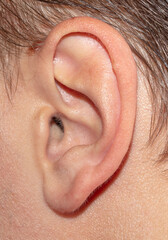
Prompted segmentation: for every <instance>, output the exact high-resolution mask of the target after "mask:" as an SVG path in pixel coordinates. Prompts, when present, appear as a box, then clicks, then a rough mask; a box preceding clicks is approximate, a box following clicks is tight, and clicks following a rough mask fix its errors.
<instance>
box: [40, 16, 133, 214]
mask: <svg viewBox="0 0 168 240" xmlns="http://www.w3.org/2000/svg"><path fill="white" fill-rule="evenodd" d="M95 26H96V27H95ZM104 26H106V30H102V31H100V29H104ZM81 29H82V30H81ZM109 31H110V32H111V35H110V36H111V38H110V40H109V34H107V32H108V33H109ZM71 33H87V34H88V33H89V34H92V35H94V36H96V37H97V38H98V39H101V40H100V41H101V42H102V43H103V45H104V46H105V47H106V49H107V52H108V54H109V57H110V60H111V63H112V66H113V71H114V74H115V76H116V78H117V80H118V79H120V81H117V84H118V89H119V92H120V93H121V94H120V100H121V112H122V114H121V115H120V119H119V125H118V128H117V132H116V134H115V144H114V145H113V146H112V147H111V149H110V150H109V152H108V153H107V155H106V157H105V158H104V161H103V162H101V163H99V164H98V165H97V166H96V168H95V170H94V174H93V175H94V177H95V178H97V179H100V178H101V182H102V184H103V182H105V181H106V180H107V179H108V178H109V177H110V176H111V175H113V174H114V173H115V171H116V170H117V168H118V167H119V165H120V164H121V162H122V159H123V157H124V156H125V155H126V153H127V151H128V148H129V145H130V141H131V138H132V134H133V128H134V123H135V113H136V103H135V99H136V89H137V84H136V79H137V75H136V72H137V71H136V64H135V61H134V58H133V55H132V52H131V50H130V48H129V47H128V45H127V44H126V42H125V40H124V39H123V38H122V37H121V35H120V34H119V33H118V32H117V31H116V30H115V29H113V28H112V27H111V26H109V25H107V24H105V23H104V22H101V21H99V20H97V19H93V18H90V17H75V18H72V19H68V20H66V21H64V22H62V23H60V24H59V25H57V26H56V27H55V28H54V29H53V30H52V31H51V32H50V34H49V36H48V38H47V39H46V41H45V43H44V45H43V46H42V48H41V49H40V50H39V53H38V54H39V56H44V55H45V56H47V59H46V61H50V62H52V61H53V59H54V55H55V49H56V47H57V45H58V44H59V42H60V41H61V39H62V37H64V36H66V35H68V34H71ZM107 46H108V47H107ZM116 46H117V47H116ZM123 48H124V49H126V51H124V52H123ZM118 51H119V53H118ZM114 56H115V57H114ZM121 56H122V58H121ZM116 58H117V59H116ZM125 58H126V59H129V61H127V62H125V60H124V59H125ZM118 63H120V64H118ZM133 63H134V64H133ZM130 66H131V67H130ZM123 68H124V69H125V70H124V71H123V70H121V69H123ZM126 69H129V70H130V69H132V71H131V72H130V73H129V76H128V77H127V79H126V78H125V71H126ZM132 89H133V94H132V95H131V98H130V99H129V101H130V102H129V106H126V104H127V105H128V101H126V100H128V95H129V91H132ZM130 107H131V108H130ZM125 109H126V110H125ZM126 118H128V119H130V122H129V126H128V127H127V129H126V130H125V129H124V127H123V126H124V125H125V121H126ZM122 139H127V144H126V143H125V141H123V142H122ZM121 146H122V149H121V151H120V152H116V151H114V149H120V148H121ZM121 156H122V157H121ZM108 159H111V162H112V163H113V164H111V166H110V165H109V161H108ZM118 159H121V161H118ZM102 168H103V169H106V170H105V171H106V176H105V175H103V172H102ZM107 176H108V177H107ZM97 181H99V180H97ZM95 188H96V186H94V187H93V189H91V188H90V189H88V193H89V192H90V191H93V190H94V189H95ZM88 193H87V195H90V194H88ZM79 205H80V204H79ZM78 207H79V206H78ZM75 208H76V206H75V207H74V209H75ZM74 209H71V210H68V211H67V210H66V211H67V212H71V211H74ZM75 210H76V209H75ZM60 211H62V212H63V211H64V210H63V209H62V210H61V209H60Z"/></svg>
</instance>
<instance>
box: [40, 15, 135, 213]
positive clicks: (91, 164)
mask: <svg viewBox="0 0 168 240" xmlns="http://www.w3.org/2000/svg"><path fill="white" fill-rule="evenodd" d="M39 56H40V57H43V58H45V59H47V61H48V62H50V64H51V65H52V66H53V67H52V68H50V69H52V71H53V78H54V80H55V85H56V90H55V93H56V94H57V95H58V101H57V102H56V103H54V108H55V118H57V122H56V124H55V122H54V121H51V122H50V123H52V124H50V127H49V131H48V137H47V144H46V143H45V141H43V142H42V141H41V143H39V145H40V144H41V148H42V149H46V152H45V153H44V154H43V156H42V155H39V158H40V162H41V166H42V171H43V175H44V188H43V189H44V196H45V199H46V201H47V203H48V204H49V206H50V207H51V208H52V209H54V210H56V211H58V212H73V211H75V210H77V209H78V208H79V207H80V206H81V205H82V204H83V203H84V202H85V200H86V199H87V197H88V196H89V195H90V194H91V193H92V191H94V190H95V189H96V188H97V187H98V186H100V185H102V184H103V183H104V182H105V181H106V180H107V179H108V178H109V177H111V176H112V175H113V174H114V172H115V171H116V170H117V168H118V167H119V165H120V164H121V162H122V160H123V158H124V156H125V154H126V153H127V150H128V147H129V144H130V141H131V137H132V133H133V127H134V120H135V112H136V65H135V62H134V60H133V56H132V53H131V50H130V49H129V47H128V45H127V44H126V42H125V40H124V39H123V38H122V36H121V35H120V34H119V33H118V32H116V31H115V30H114V29H113V28H112V27H110V26H108V25H107V24H105V23H103V22H101V21H99V20H96V19H92V18H88V17H86V18H85V17H80V18H75V19H70V20H67V21H65V22H63V23H61V24H60V25H58V26H57V27H56V28H55V29H53V31H52V32H51V33H50V34H49V36H48V38H47V40H46V41H45V43H44V46H43V47H42V49H41V50H40V52H39ZM46 71H47V70H46ZM49 75H50V76H51V73H49ZM44 115H45V114H44ZM40 121H41V122H43V124H41V125H42V126H45V121H46V120H45V117H44V118H41V120H40ZM40 131H41V133H40V134H41V136H43V134H42V132H43V127H42V128H41V130H40ZM42 138H44V136H43V137H42ZM45 145H46V146H45Z"/></svg>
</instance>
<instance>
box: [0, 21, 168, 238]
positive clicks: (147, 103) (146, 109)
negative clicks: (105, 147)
mask: <svg viewBox="0 0 168 240" xmlns="http://www.w3.org/2000/svg"><path fill="white" fill-rule="evenodd" d="M75 21H76V22H75ZM75 21H74V25H75V24H76V25H75V27H74V29H77V28H78V31H77V30H76V32H77V33H78V32H79V29H81V26H82V29H83V28H84V27H85V29H87V30H88V28H87V26H88V22H87V21H88V20H84V22H82V24H81V23H80V21H79V22H77V20H75ZM90 21H91V20H90ZM70 22H71V21H69V22H68V24H67V25H61V26H60V28H59V31H58V29H56V30H54V31H53V30H52V31H51V35H50V36H49V38H48V40H45V43H44V44H43V46H42V47H41V48H40V49H38V50H37V51H35V53H32V54H30V53H29V54H27V52H26V54H25V52H24V50H23V52H22V53H21V56H20V64H19V65H17V64H16V62H15V61H14V60H13V61H11V62H10V66H9V68H10V69H14V71H13V72H12V73H13V74H12V82H13V95H12V96H11V98H8V95H7V92H6V85H5V79H4V77H3V74H2V73H1V79H2V81H0V99H1V101H0V109H1V111H0V126H1V127H0V141H1V142H0V156H1V160H0V161H1V164H0V237H1V238H2V240H8V239H16V240H19V239H25V240H29V239H31V240H32V239H41V240H45V239H46V240H50V239H51V240H53V239H58V240H66V239H68V240H69V239H73V240H80V239H81V240H95V239H107V240H111V239H113V240H115V239H116V240H120V239H127V240H129V239H130V240H133V239H142V240H143V239H144V240H145V239H152V240H153V239H154V240H155V239H156V240H158V239H161V240H162V239H168V228H167V222H168V216H167V212H168V204H167V196H168V193H167V192H168V190H167V184H168V183H167V177H166V169H167V167H168V166H167V162H166V161H165V163H164V164H159V163H158V162H157V160H158V159H159V153H162V152H163V149H164V147H165V142H166V140H167V139H166V133H165V132H164V131H162V132H161V133H160V135H159V137H158V138H157V141H156V142H155V144H153V145H152V146H147V142H148V139H149V135H150V131H151V117H152V114H153V106H152V102H151V95H150V94H151V93H150V90H149V86H148V85H147V84H146V82H147V77H146V76H144V74H142V73H141V72H140V71H139V70H138V68H137V91H136V116H135V123H134V124H133V130H132V134H131V139H130V140H129V148H128V150H127V151H126V154H124V156H123V158H122V159H121V163H120V164H119V166H118V167H117V169H116V171H114V172H112V173H111V176H110V177H109V178H108V180H107V181H104V182H103V183H101V184H99V185H98V186H97V188H96V190H95V189H94V191H93V192H91V194H90V196H89V198H88V199H87V200H86V202H85V204H84V205H83V206H82V208H81V209H79V210H78V211H76V212H73V211H72V212H71V213H68V214H67V213H62V212H61V213H60V212H59V211H57V209H56V210H55V209H53V208H51V207H50V205H49V204H48V202H49V200H48V202H47V200H46V199H48V198H47V197H46V195H47V193H46V192H47V190H46V192H45V191H44V189H45V188H47V187H46V186H47V184H46V185H43V184H44V182H43V175H44V174H43V171H45V170H44V169H47V171H48V169H49V171H48V172H47V174H48V175H50V174H52V173H53V172H54V174H53V175H54V176H53V177H52V179H54V180H55V175H57V173H56V171H55V169H57V165H54V168H52V163H53V162H54V161H55V160H53V161H50V160H51V158H50V156H49V157H48V155H47V157H48V158H49V159H50V160H49V162H50V164H49V165H47V163H46V162H45V161H46V159H45V160H44V163H43V160H42V159H43V155H45V154H46V152H47V151H46V149H47V147H48V146H49V145H50V141H52V139H54V138H55V139H54V141H55V142H56V143H57V147H56V149H58V148H59V143H60V141H61V140H60V139H62V135H64V136H70V137H69V139H70V140H71V141H70V140H68V144H69V145H71V144H76V142H74V143H73V141H74V139H75V137H74V136H76V135H73V134H74V131H71V129H72V130H73V126H75V129H79V130H78V132H79V131H81V138H79V139H77V141H79V140H81V142H82V141H83V136H85V135H82V134H83V132H82V131H83V130H82V129H84V133H86V132H87V133H88V134H87V138H86V140H88V139H89V140H90V139H91V142H95V141H98V140H99V138H100V136H102V135H103V134H102V135H101V134H100V132H102V131H103V130H102V129H103V127H104V125H105V123H106V122H107V121H106V122H105V121H104V122H105V123H104V125H103V124H102V122H101V124H102V125H101V126H102V127H101V128H100V129H101V131H99V130H100V129H99V126H100V124H99V123H100V119H102V118H103V117H102V115H103V114H102V115H101V112H102V111H104V112H103V113H104V115H105V113H106V108H105V110H104V108H102V109H101V111H100V109H98V110H99V113H98V114H97V112H96V111H94V110H95V109H94V108H92V106H90V105H91V104H90V103H92V102H93V101H92V102H91V100H90V101H85V99H86V97H84V98H80V96H81V95H82V94H83V95H84V94H85V92H87V94H88V91H89V90H88V89H91V90H93V91H91V90H90V92H89V94H90V95H88V96H89V97H90V98H92V100H94V101H95V102H96V101H98V99H99V97H101V96H103V97H102V105H103V104H105V103H104V99H106V101H107V103H108V100H109V99H110V101H112V100H111V98H110V97H111V95H112V94H111V95H110V94H109V98H106V96H107V95H101V91H99V90H100V89H99V88H97V89H96V88H95V85H94V84H93V86H94V88H92V85H91V83H90V85H89V87H88V88H87V91H85V88H86V87H87V79H89V77H88V76H87V78H86V74H85V75H84V80H85V81H83V78H82V76H83V75H82V74H83V72H82V71H83V68H82V67H81V66H80V63H81V62H82V60H83V58H84V59H85V58H86V60H85V62H86V63H85V65H84V66H85V68H84V69H85V71H86V72H87V70H88V69H89V70H92V71H90V72H94V71H93V70H94V69H95V68H94V66H99V65H101V64H100V62H101V59H103V62H104V61H106V57H107V54H104V52H103V53H102V55H101V58H99V55H100V54H101V50H102V48H101V47H100V48H99V50H100V52H99V53H97V48H96V50H95V49H94V51H93V59H94V64H92V65H91V68H89V67H90V62H91V60H90V59H91V57H90V56H89V57H88V55H87V54H88V52H89V53H90V52H91V49H92V48H90V45H89V51H87V45H86V44H85V42H84V46H85V47H86V51H84V47H81V45H80V44H81V43H80V42H78V41H77V40H76V39H75V41H76V43H75V44H74V43H73V42H71V44H70V47H69V45H68V46H67V45H66V44H65V45H66V46H65V48H64V46H63V47H62V48H61V47H60V49H58V48H56V49H55V51H53V49H54V47H53V46H57V45H56V42H55V43H53V42H54V41H56V40H55V39H56V38H59V34H60V36H61V34H62V32H64V31H66V30H65V29H70V30H71V31H72V29H73V27H72V26H71V24H70ZM92 24H93V26H94V29H98V30H95V32H96V31H97V32H98V34H99V36H104V35H106V34H105V33H106V32H104V31H105V30H104V29H105V28H106V26H105V25H99V24H100V23H98V22H94V21H93V22H92ZM94 24H95V25H94ZM97 26H98V27H97ZM100 26H103V28H102V29H101V31H100V32H99V30H100ZM107 29H108V28H107ZM89 30H90V29H89ZM89 30H88V31H89ZM60 32H61V33H60ZM101 33H103V34H101ZM108 33H109V34H110V31H109V32H108ZM112 33H113V34H112V36H114V35H115V34H116V35H115V36H117V38H115V37H112V36H110V39H111V41H114V40H115V39H117V40H116V42H119V41H121V43H123V45H124V42H122V40H121V39H122V38H121V36H120V34H117V33H116V32H115V31H113V32H112ZM63 35H64V36H67V35H66V34H63ZM52 36H53V38H52ZM107 36H108V34H107ZM79 37H80V36H79ZM102 38H103V37H102ZM102 38H100V40H101V41H103V40H102ZM60 39H61V40H62V38H61V37H60ZM61 40H60V41H59V43H61ZM92 40H93V39H92ZM67 41H69V39H68V38H67ZM82 41H83V40H82ZM104 41H105V40H104ZM93 42H94V41H93ZM108 42H109V41H107V46H106V49H105V48H103V50H102V51H105V50H106V51H107V48H108V47H109V46H108ZM48 43H49V44H48ZM77 43H78V44H77ZM73 44H74V45H73ZM114 44H115V42H114V43H113V44H112V45H114ZM93 45H94V44H93ZM58 46H61V45H58ZM72 46H73V47H74V48H72ZM76 46H78V48H77V47H76ZM116 46H117V47H118V45H116ZM52 47H53V48H52ZM75 48H76V49H78V50H80V51H79V52H80V53H83V56H84V57H82V58H80V57H81V56H80V57H79V54H78V53H79V52H77V51H76V49H75ZM125 48H126V49H127V45H124V49H122V50H123V51H122V52H123V54H124V51H125ZM62 49H63V50H64V52H63V53H62V52H61V50H62ZM104 49H105V50H104ZM108 49H109V48H108ZM57 50H59V51H60V52H61V53H60V54H64V56H65V58H66V57H67V56H68V57H69V55H66V54H67V50H68V51H71V52H72V56H73V60H74V61H76V62H75V63H76V64H78V68H77V70H80V71H79V73H78V82H80V81H81V82H80V83H81V85H80V86H77V85H75V83H73V84H74V85H73V84H72V80H71V79H70V80H69V77H70V76H72V73H73V72H72V73H71V74H69V72H68V71H70V70H71V68H70V67H69V66H68V68H70V70H67V68H66V65H65V64H64V62H63V66H64V69H63V70H62V69H61V68H60V67H59V66H57V70H56V72H55V73H53V72H54V67H53V59H54V56H55V55H54V54H55V52H56V51H57ZM72 50H73V51H72ZM108 51H109V52H110V50H108ZM111 51H112V50H111ZM68 53H69V52H68ZM106 53H107V52H106ZM117 53H118V52H117ZM128 53H129V50H128ZM73 54H74V55H73ZM75 54H76V55H75ZM94 54H95V55H94ZM96 54H97V55H96ZM110 54H111V55H110V56H113V55H112V53H111V52H110ZM118 55H119V53H118ZM61 56H62V55H61ZM94 56H98V57H95V58H94ZM133 56H134V58H135V59H136V56H135V55H133ZM75 57H76V58H75ZM111 58H112V57H111ZM79 59H80V61H79ZM81 59H82V60H81ZM88 59H89V60H88ZM97 59H98V60H97ZM50 60H51V61H50ZM128 60H129V59H128ZM62 61H64V60H62ZM114 62H115V61H114ZM72 63H74V62H72ZM131 63H132V62H131ZM87 64H88V68H87V67H86V66H87ZM113 64H114V63H113ZM113 64H112V65H113ZM104 65H105V66H104V68H105V67H106V66H107V64H104ZM82 66H83V65H82ZM119 66H120V67H121V65H120V64H119ZM17 67H19V75H18V71H17V70H18V69H17ZM104 68H103V67H102V69H101V71H98V70H99V68H97V69H98V70H97V69H96V71H95V72H94V74H95V76H96V77H94V78H92V80H93V81H96V80H95V79H98V77H99V75H100V73H101V74H102V73H103V70H104ZM130 68H131V66H130ZM58 70H60V74H59V76H57V73H58V72H59V71H58ZM77 70H76V71H75V73H76V72H77ZM110 70H111V69H110ZM129 70H130V69H129V68H127V69H126V70H124V75H127V72H129ZM90 72H89V73H90ZM98 72H100V73H99V75H96V74H97V73H98ZM106 72H108V71H106ZM115 73H116V72H115ZM64 74H66V78H65V79H66V80H67V81H68V80H69V82H68V84H69V86H68V87H69V90H68V91H69V92H68V91H67V92H68V93H69V94H71V90H72V89H73V88H74V91H75V93H76V92H80V91H82V93H81V95H80V94H79V95H73V94H72V97H74V96H75V97H74V98H72V99H73V100H74V101H72V102H73V103H72V104H71V102H70V107H71V108H73V107H74V109H75V110H76V112H75V111H72V112H70V114H69V115H70V116H69V119H70V120H69V119H68V120H69V121H68V120H67V119H66V116H65V114H64V115H63V114H62V115H61V114H60V115H58V116H57V115H56V116H55V114H53V113H55V112H56V109H61V107H62V108H63V110H64V109H67V111H69V108H67V106H66V107H65V103H64V102H63V101H62V99H61V98H59V97H58V96H59V91H57V90H56V87H55V85H56V83H55V80H54V77H53V76H57V80H60V79H61V77H60V76H64ZM74 75H75V74H74ZM73 79H75V77H74V78H73ZM63 80H64V79H63ZM60 81H61V80H60ZM64 81H65V80H64ZM112 81H114V82H115V79H114V78H112ZM117 81H119V80H118V78H117ZM74 82H75V81H74ZM16 83H17V88H16V87H15V86H16ZM83 83H85V84H83ZM94 83H95V82H94ZM64 84H65V85H66V84H67V82H64ZM120 84H121V83H120ZM60 87H61V84H60ZM70 87H71V88H70ZM102 87H104V85H103V83H102ZM108 87H109V88H110V87H112V89H114V90H113V93H114V94H115V93H116V92H115V91H117V90H116V89H115V84H114V85H112V86H111V85H110V84H109V85H108ZM108 87H107V89H106V88H105V90H107V93H108ZM124 87H125V88H126V87H127V88H128V87H129V86H124ZM15 89H16V91H15ZM58 89H59V88H58ZM64 89H65V90H66V88H64ZM81 89H82V90H81ZM95 89H96V91H97V92H95ZM77 90H78V91H77ZM126 90H127V89H125V91H126ZM128 94H129V92H128ZM83 95H82V96H83ZM120 95H122V93H120ZM88 96H87V99H88ZM98 96H99V97H98ZM116 96H117V94H116ZM90 98H89V99H90ZM116 98H117V97H116ZM127 98H128V99H129V95H127ZM127 98H126V101H127ZM130 98H133V97H132V95H131V97H130ZM60 99H61V100H60ZM77 100H80V102H78V101H77ZM106 101H105V102H106ZM68 103H69V102H68ZM85 103H86V104H85ZM96 103H97V102H96ZM112 103H113V102H112ZM117 103H118V101H117V100H116V105H117ZM82 104H83V105H82ZM107 105H108V104H107ZM78 106H79V107H78ZM96 106H99V105H98V104H97V105H96ZM105 106H106V105H105ZM124 106H125V105H124ZM81 109H84V110H85V112H87V113H89V114H88V115H87V114H86V115H87V117H86V118H85V115H84V116H83V115H82V114H81V113H82V112H80V111H81ZM116 109H117V106H116ZM118 111H119V110H118ZM128 111H129V108H128ZM64 112H66V111H64ZM74 112H75V113H80V115H79V116H78V115H77V114H76V115H75V116H76V118H75V121H73V116H74V115H73V114H74ZM51 113H52V114H51ZM113 114H115V112H113ZM39 116H40V117H39ZM81 116H82V117H81ZM88 116H89V117H88ZM92 116H93V119H94V120H93V124H92V125H91V124H90V123H88V122H89V121H88V119H89V120H90V122H91V123H92ZM100 116H101V118H100V119H99V117H100ZM128 116H129V112H128ZM51 117H53V118H51ZM56 117H58V118H56ZM39 119H42V120H43V119H44V120H43V121H42V120H39ZM51 119H52V120H51ZM60 119H61V121H62V122H60ZM65 119H66V120H65ZM81 119H82V123H81V122H80V121H81ZM116 119H118V118H116ZM96 121H97V122H96ZM130 121H131V120H130ZM76 122H77V123H78V124H77V125H76ZM39 123H41V125H40V124H39ZM95 123H97V125H96V124H95ZM62 124H64V125H62ZM82 124H83V125H82ZM87 124H88V125H87ZM89 124H90V125H91V127H92V126H93V128H91V129H92V130H93V131H92V132H93V134H92V135H91V137H90V132H91V131H90V125H89ZM44 125H45V127H44ZM81 125H82V128H81ZM116 125H117V124H116ZM127 125H129V118H128V119H126V120H125V127H127ZM46 126H47V127H48V128H47V127H46ZM69 126H72V127H71V128H70V127H69ZM76 126H77V127H78V128H77V127H76ZM83 126H84V127H83ZM97 126H98V127H97ZM107 127H108V126H107ZM43 128H47V129H48V130H46V132H47V131H48V132H50V135H49V136H50V138H49V139H50V141H48V138H47V137H46V135H47V134H48V133H46V132H45V131H44V134H42V135H40V134H41V132H42V133H43ZM36 129H41V130H38V131H37V130H36ZM97 129H98V130H97ZM108 129H109V128H108ZM110 129H111V128H110ZM68 133H70V134H69V135H68ZM129 134H130V133H128V135H129ZM79 135H80V134H79ZM114 135H115V134H114ZM77 137H78V134H77ZM123 138H125V137H124V135H123ZM95 139H96V140H95ZM89 140H88V141H89ZM47 141H48V145H47V144H46V142H47ZM102 141H103V140H102ZM82 143H83V142H82ZM89 143H90V142H89ZM69 145H68V146H67V145H66V141H65V142H64V145H63V147H64V148H68V147H69ZM99 146H100V145H99ZM61 147H62V146H61ZM61 147H60V148H61ZM51 148H52V146H51ZM123 148H124V146H123V144H121V146H120V148H119V149H117V152H122V149H123ZM37 149H38V150H39V152H40V154H39V152H37ZM98 150H99V149H98ZM53 151H55V149H54V150H53ZM95 152H96V150H95ZM43 153H45V154H43ZM53 155H54V154H53ZM45 156H46V155H45ZM73 156H75V155H73ZM82 156H83V155H81V156H79V157H78V159H79V160H80V159H82ZM116 156H117V154H116ZM48 158H47V159H48ZM116 158H117V157H116ZM53 159H54V158H53ZM72 160H73V158H72ZM67 161H68V160H67ZM116 161H118V160H116ZM41 162H42V163H41ZM68 163H69V162H68ZM112 163H113V164H114V163H115V160H114V161H112ZM113 164H112V165H113ZM79 165H80V164H79ZM92 165H94V164H92ZM70 167H71V169H72V168H73V167H74V166H73V165H71V166H70ZM43 168H44V169H43ZM109 168H110V164H109ZM50 169H52V170H51V172H50ZM53 169H54V170H53ZM69 171H70V170H69ZM82 171H83V170H81V171H80V173H79V174H78V175H80V174H82V173H83V172H82ZM74 172H75V170H74ZM102 172H107V170H106V171H105V170H102ZM94 173H95V172H94ZM47 174H46V176H47V177H48V175H47ZM59 174H61V173H59ZM59 174H58V175H59ZM68 176H69V175H68ZM95 176H96V174H95ZM88 179H89V178H88ZM70 181H71V179H70V180H69V182H70ZM75 181H76V178H75V180H73V181H72V182H75ZM76 184H78V182H77V183H76ZM61 186H63V187H64V186H65V187H67V186H66V183H65V184H64V185H61ZM72 186H73V183H72ZM79 186H81V188H82V187H83V186H82V181H81V182H80V183H79ZM63 187H61V189H62V188H63ZM67 188H68V187H67ZM88 188H89V187H88ZM83 189H84V190H85V188H84V187H83ZM52 190H53V192H54V191H56V190H55V189H54V188H52ZM75 190H76V189H75ZM75 190H74V191H75ZM49 194H52V191H51V192H49ZM80 194H81V193H80V192H79V193H78V195H80ZM54 204H55V202H54V203H53V206H54V207H55V205H54Z"/></svg>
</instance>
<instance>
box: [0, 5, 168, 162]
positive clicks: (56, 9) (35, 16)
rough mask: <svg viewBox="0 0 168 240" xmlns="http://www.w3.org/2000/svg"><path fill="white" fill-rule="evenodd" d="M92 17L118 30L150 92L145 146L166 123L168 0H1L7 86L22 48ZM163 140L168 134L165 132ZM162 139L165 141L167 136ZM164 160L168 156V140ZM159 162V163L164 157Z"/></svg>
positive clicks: (0, 40)
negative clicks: (67, 23)
mask: <svg viewBox="0 0 168 240" xmlns="http://www.w3.org/2000/svg"><path fill="white" fill-rule="evenodd" d="M78 15H80V16H82V15H85V16H91V17H95V18H97V19H100V20H102V21H104V22H106V23H107V24H109V25H111V26H113V27H114V28H115V29H116V30H118V31H119V32H120V33H121V34H122V35H123V37H124V38H125V40H126V41H127V43H128V44H129V46H130V48H131V50H132V52H133V54H134V56H135V60H136V63H137V66H138V71H141V72H142V73H143V74H144V75H145V77H146V79H147V83H148V84H147V86H148V87H149V89H150V93H151V94H150V97H151V103H152V117H151V131H150V136H149V141H148V143H149V145H152V144H153V143H154V142H155V140H156V138H157V136H159V134H160V133H161V132H162V131H163V130H165V129H166V130H167V121H168V1H167V0H138V1H134V0H94V1H90V0H48V1H47V0H28V1H27V0H9V1H6V0H1V2H0V22H1V24H0V46H1V47H0V48H1V49H0V61H1V71H3V73H5V74H6V75H5V81H6V82H7V83H6V84H7V85H6V86H10V87H9V89H11V90H12V79H11V78H10V77H7V75H9V67H8V71H7V69H6V66H9V60H10V59H11V58H13V56H17V57H18V56H19V54H20V52H21V51H22V50H23V49H28V50H29V51H32V52H33V51H35V50H36V49H38V48H39V47H40V46H41V45H42V44H43V42H44V41H45V38H46V37H47V35H48V33H49V31H50V30H51V29H52V28H53V27H54V26H55V25H56V24H58V23H59V22H61V21H63V20H66V19H68V18H70V17H75V16H78ZM165 133H166V136H167V131H165ZM166 139H168V138H167V137H166ZM166 141H167V142H166V143H165V148H164V151H163V152H162V157H163V158H166V157H167V155H168V144H167V143H168V140H166ZM163 158H162V159H163Z"/></svg>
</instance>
